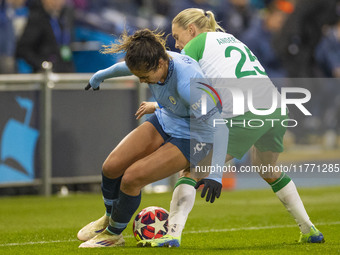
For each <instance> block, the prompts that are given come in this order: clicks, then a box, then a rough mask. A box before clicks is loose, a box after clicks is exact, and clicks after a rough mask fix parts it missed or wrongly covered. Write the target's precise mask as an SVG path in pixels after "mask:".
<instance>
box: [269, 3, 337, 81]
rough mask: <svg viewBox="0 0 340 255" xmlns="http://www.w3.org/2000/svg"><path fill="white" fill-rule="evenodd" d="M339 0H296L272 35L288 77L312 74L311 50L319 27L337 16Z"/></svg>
mask: <svg viewBox="0 0 340 255" xmlns="http://www.w3.org/2000/svg"><path fill="white" fill-rule="evenodd" d="M337 2H339V0H327V1H325V0H298V1H296V6H295V10H294V12H293V13H292V14H291V15H290V16H289V17H288V19H287V21H286V22H285V24H284V25H283V27H282V30H281V32H280V33H279V34H278V36H277V37H276V39H275V43H274V45H275V48H276V49H277V52H278V53H279V56H280V58H281V59H282V61H283V64H284V66H285V68H286V70H287V71H288V75H289V77H315V76H317V75H316V74H315V71H316V69H315V66H316V65H315V60H314V57H313V56H314V51H315V47H316V45H317V44H318V43H319V40H320V38H321V31H322V27H323V26H324V25H326V24H331V23H334V22H335V20H336V12H335V10H336V6H337Z"/></svg>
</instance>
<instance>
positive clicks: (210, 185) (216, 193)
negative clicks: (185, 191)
mask: <svg viewBox="0 0 340 255" xmlns="http://www.w3.org/2000/svg"><path fill="white" fill-rule="evenodd" d="M201 185H204V187H203V190H202V193H201V197H202V198H203V197H205V193H207V191H208V193H207V196H206V198H205V200H206V201H207V202H209V200H210V203H214V201H215V198H219V197H220V195H221V190H222V184H221V183H219V182H217V181H214V180H212V179H206V178H205V179H202V180H200V181H198V182H197V183H196V185H195V189H198V188H199V186H201Z"/></svg>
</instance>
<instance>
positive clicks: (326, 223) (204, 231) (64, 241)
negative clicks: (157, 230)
mask: <svg viewBox="0 0 340 255" xmlns="http://www.w3.org/2000/svg"><path fill="white" fill-rule="evenodd" d="M315 225H317V226H322V225H340V221H334V222H320V223H317V224H315ZM293 227H297V225H276V226H262V227H246V228H224V229H206V230H192V231H185V232H184V233H183V234H184V235H185V234H204V233H210V232H215V233H218V232H233V231H243V230H244V231H248V230H262V229H275V228H293ZM133 237H134V236H133V235H128V236H124V238H133ZM78 241H79V240H78V239H69V240H51V241H39V242H26V243H3V244H0V247H7V246H25V245H35V244H51V243H67V242H78Z"/></svg>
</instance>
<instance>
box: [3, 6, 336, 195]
mask: <svg viewBox="0 0 340 255" xmlns="http://www.w3.org/2000/svg"><path fill="white" fill-rule="evenodd" d="M42 1H43V2H44V1H46V2H48V1H49V0H42ZM53 2H55V3H56V2H60V5H61V7H60V8H61V9H60V10H59V16H58V17H65V18H64V21H65V20H67V21H68V23H67V24H68V26H66V25H65V26H61V28H65V29H66V28H67V30H65V31H66V32H67V33H69V34H68V35H69V39H68V40H66V41H65V42H64V43H65V45H62V46H67V47H69V49H70V50H71V54H72V55H71V56H72V57H71V60H70V61H72V65H73V66H72V68H70V69H67V70H61V71H60V69H59V70H58V69H55V67H56V66H58V65H59V64H60V63H54V65H53V66H50V65H49V64H47V63H45V65H44V67H43V68H38V69H37V68H36V67H35V66H34V64H35V63H30V60H29V59H28V60H27V59H25V58H26V57H27V55H26V54H23V53H22V51H24V52H26V53H27V52H30V48H29V47H28V46H27V45H28V44H27V40H28V39H30V35H32V34H33V33H28V32H27V30H28V28H27V26H28V24H29V23H30V22H28V21H29V19H30V14H34V13H36V12H37V8H38V7H39V8H41V3H40V0H27V1H24V0H22V1H15V0H1V6H0V8H1V9H0V29H1V35H0V54H1V55H0V60H1V64H0V113H1V114H0V196H8V195H23V194H45V195H51V194H56V193H63V194H68V192H80V191H81V192H83V191H85V192H100V181H101V178H100V171H101V165H102V162H103V161H104V159H105V157H106V156H107V155H108V153H109V152H110V151H111V150H112V148H114V146H115V145H116V144H117V143H118V142H119V141H120V140H121V139H122V138H123V137H124V136H125V135H126V134H127V133H128V132H130V131H131V130H132V129H133V128H135V127H136V126H137V125H138V124H139V122H137V121H136V120H135V118H134V112H135V110H136V109H137V107H138V105H139V103H140V102H141V101H142V100H148V99H150V95H149V93H148V91H147V88H146V87H145V86H144V85H143V86H140V84H139V82H138V80H137V79H135V78H134V77H128V78H124V79H113V80H109V81H106V82H105V83H104V84H103V86H102V90H101V91H100V92H97V93H85V92H84V91H83V88H84V86H85V85H86V84H87V81H88V79H89V78H90V77H91V73H93V72H95V71H97V70H99V69H102V68H106V67H108V66H110V65H112V64H114V63H116V62H117V61H120V60H121V59H122V58H123V57H124V56H123V55H117V56H105V55H102V54H100V53H99V50H100V48H101V46H102V45H103V44H110V43H111V42H113V41H115V40H117V38H118V37H119V35H120V34H121V33H122V32H123V31H124V29H127V31H128V32H129V33H132V32H133V31H135V30H136V29H140V28H146V27H147V28H150V29H159V30H163V31H165V33H166V34H169V33H171V20H172V18H173V17H174V16H175V15H176V14H177V13H178V12H179V11H181V10H183V9H185V8H189V7H199V8H203V9H205V10H212V11H213V12H214V13H215V14H216V19H217V20H219V21H220V23H221V25H222V26H223V27H224V28H225V29H226V30H227V31H228V32H230V33H233V34H235V35H236V36H237V37H238V38H240V39H241V40H244V41H245V42H246V44H248V46H249V47H250V49H251V50H252V51H253V52H254V53H255V55H256V56H257V57H258V58H259V60H260V61H261V63H263V65H264V66H265V68H266V70H267V72H268V73H269V75H270V77H272V78H273V81H274V83H276V84H277V86H278V87H279V88H280V87H281V86H289V84H290V86H292V84H294V86H297V87H304V88H307V89H308V90H309V91H311V94H312V99H311V101H310V102H309V103H308V105H307V106H306V107H307V108H308V109H309V110H310V111H311V112H312V116H311V117H310V116H308V117H306V118H303V117H302V116H300V115H299V114H298V112H296V109H290V110H291V115H292V116H293V118H295V119H297V120H298V121H299V125H298V126H297V127H295V128H289V129H288V132H287V134H286V136H285V151H284V153H282V155H281V156H280V158H279V164H282V165H286V166H289V165H291V164H294V165H297V166H298V165H302V168H299V170H300V169H303V170H302V171H297V172H296V173H290V176H291V177H292V178H293V179H294V181H295V183H296V184H297V186H298V187H302V186H304V187H311V186H328V185H340V178H339V176H340V173H339V172H336V170H335V171H332V172H330V171H328V170H329V169H328V168H327V169H328V170H327V171H325V172H321V173H318V172H317V171H316V169H315V170H314V172H313V173H311V172H309V170H307V169H306V166H307V165H304V164H316V165H320V166H321V167H322V165H323V164H328V165H332V166H335V165H336V164H339V163H340V124H339V118H340V103H339V102H340V86H339V85H340V83H339V77H340V71H339V70H340V28H339V27H340V22H339V20H340V19H339V17H340V5H339V1H337V0H327V1H324V0H289V1H288V0H286V1H285V0H213V1H206V0H185V1H170V0H158V1H156V0H124V1H120V0H69V1H65V0H56V1H53ZM37 6H38V7H37ZM51 8H57V7H53V6H52V7H51ZM63 15H68V16H63ZM282 15H283V16H282ZM71 21H72V22H71ZM59 22H61V21H59ZM65 22H66V21H65ZM37 30H39V28H37ZM30 31H31V30H30ZM53 31H54V32H55V30H53ZM66 32H65V34H66ZM53 35H54V36H56V33H52V36H53ZM32 36H33V35H32ZM256 38H258V40H257V41H256ZM56 39H58V38H57V36H56ZM41 40H43V39H41ZM56 41H58V40H56ZM9 44H10V45H12V47H10V46H9ZM59 46H60V45H59ZM168 47H169V49H171V50H175V51H176V50H177V49H175V48H174V41H173V39H172V38H171V36H169V37H168ZM33 48H34V47H33ZM33 48H32V49H31V50H32V52H33V51H35V54H37V55H36V56H38V55H39V51H38V52H37V49H33ZM23 49H24V50H23ZM32 56H34V55H32ZM43 60H49V61H51V62H53V60H54V59H53V58H49V59H42V61H43ZM42 61H41V63H40V66H41V64H42ZM66 72H67V73H66ZM231 164H233V165H235V166H237V167H238V168H239V167H240V166H243V165H250V159H249V154H247V155H246V156H245V157H244V158H243V159H242V160H240V161H236V160H234V161H232V162H231ZM306 170H307V173H306ZM225 177H226V178H225V179H224V187H225V189H227V190H231V189H255V188H266V187H267V185H266V183H265V182H264V181H262V180H261V179H260V178H258V177H257V175H256V174H253V173H237V174H229V175H226V176H225ZM175 178H176V177H175V176H174V177H172V178H168V179H166V180H162V181H160V182H157V183H154V184H152V185H150V186H148V187H146V188H145V192H164V191H170V190H171V189H172V185H173V182H174V179H175Z"/></svg>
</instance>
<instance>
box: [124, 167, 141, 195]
mask: <svg viewBox="0 0 340 255" xmlns="http://www.w3.org/2000/svg"><path fill="white" fill-rule="evenodd" d="M144 185H145V179H144V178H143V175H140V174H138V172H135V171H129V170H127V171H125V173H124V175H123V178H122V182H121V187H122V189H123V190H126V191H134V190H140V189H141V188H142V187H143V186H144Z"/></svg>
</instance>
